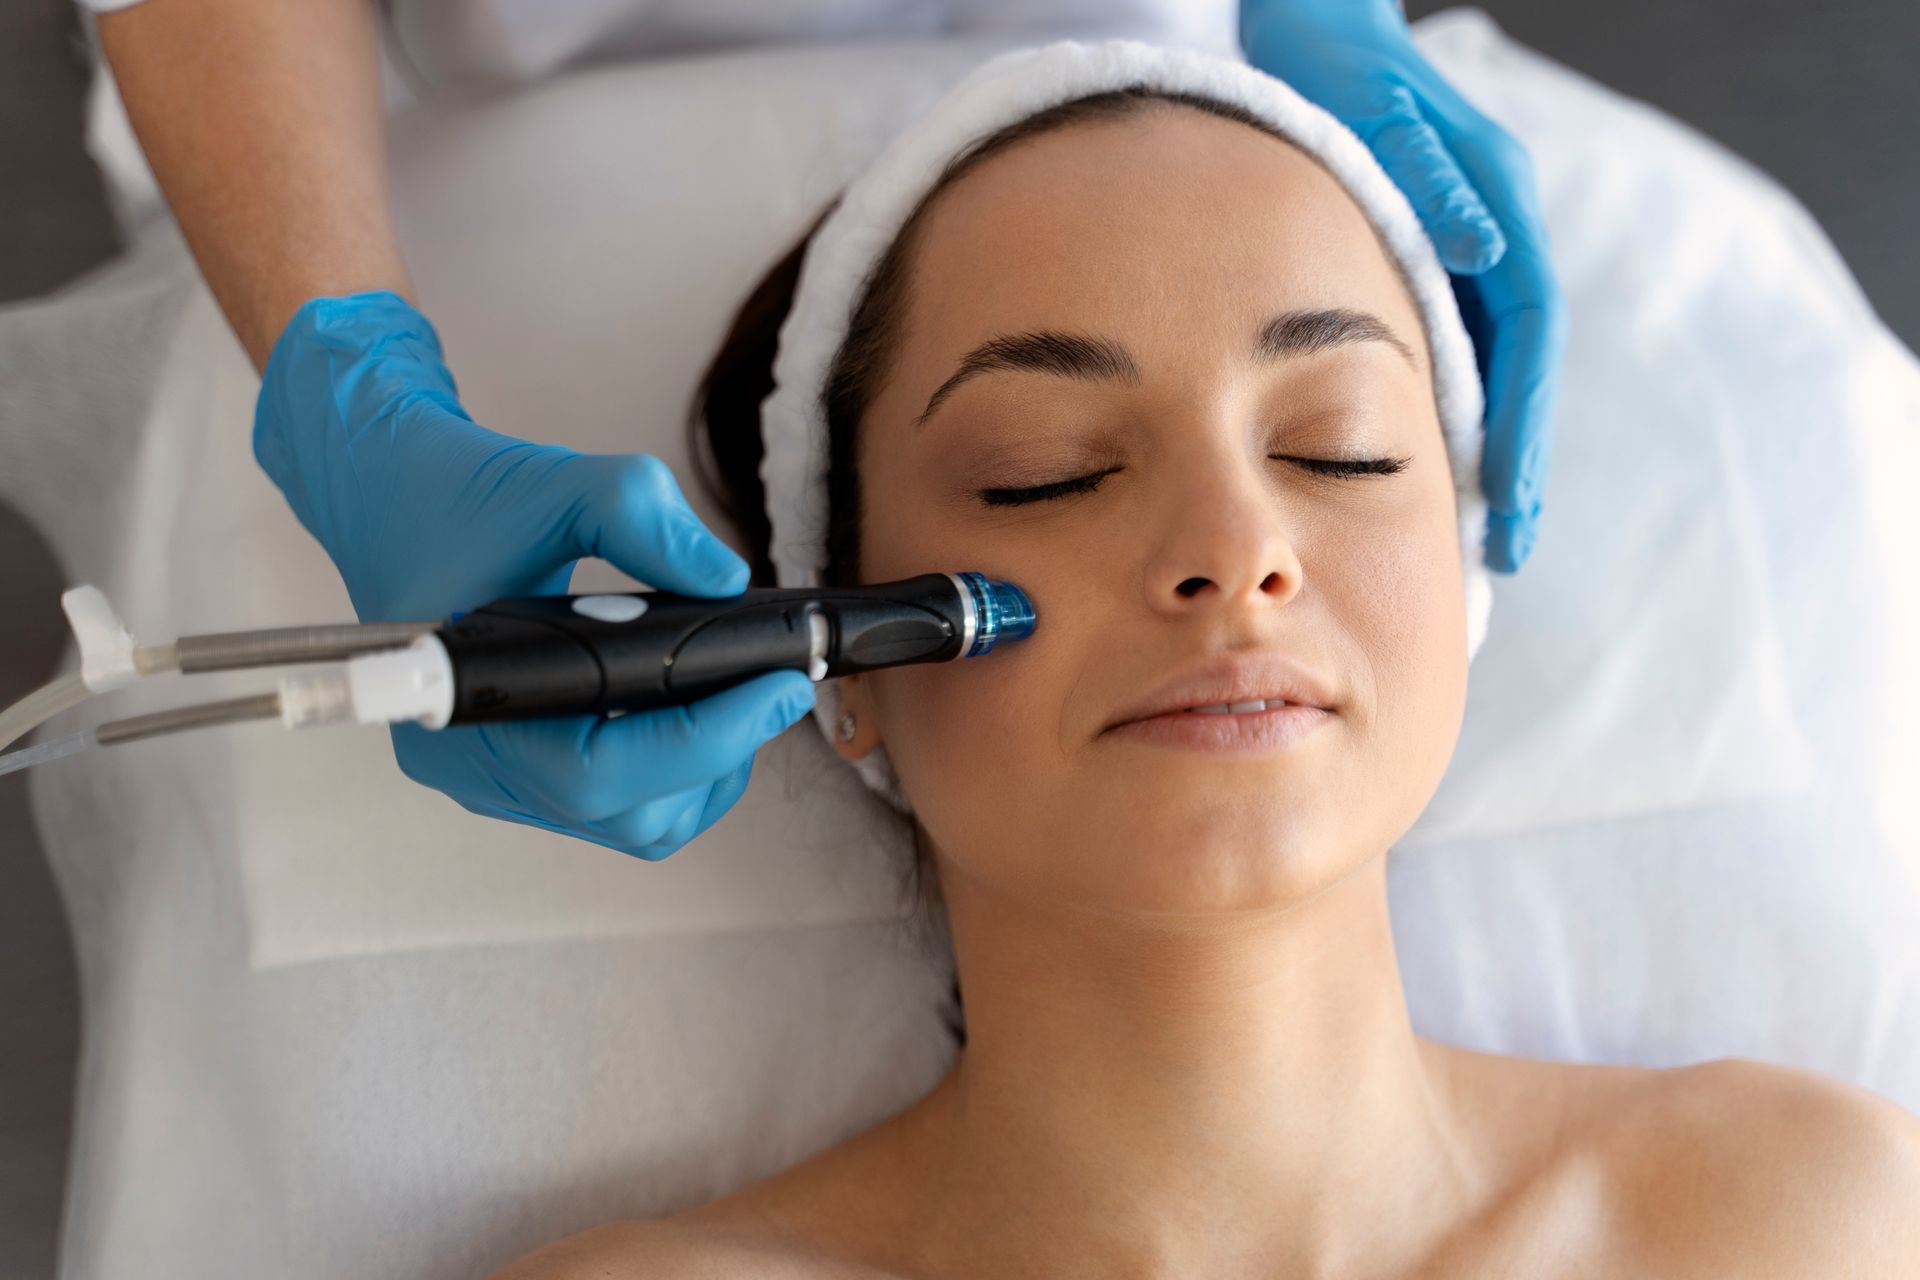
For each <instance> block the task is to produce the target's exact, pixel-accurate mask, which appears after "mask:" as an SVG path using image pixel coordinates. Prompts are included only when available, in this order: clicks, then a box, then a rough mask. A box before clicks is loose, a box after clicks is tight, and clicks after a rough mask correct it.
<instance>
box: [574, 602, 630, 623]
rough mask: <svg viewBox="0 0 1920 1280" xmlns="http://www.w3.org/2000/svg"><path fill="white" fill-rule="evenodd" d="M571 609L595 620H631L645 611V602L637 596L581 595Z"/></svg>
mask: <svg viewBox="0 0 1920 1280" xmlns="http://www.w3.org/2000/svg"><path fill="white" fill-rule="evenodd" d="M573 611H574V612H575V613H578V614H583V615H585V616H586V617H589V618H592V619H593V620H594V621H596V622H632V621H633V620H634V619H635V618H637V617H639V616H640V615H641V614H643V613H645V612H646V611H647V602H646V601H645V600H642V599H641V598H640V597H639V596H581V597H580V598H579V599H578V600H575V601H574V602H573Z"/></svg>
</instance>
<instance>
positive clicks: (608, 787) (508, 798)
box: [253, 291, 814, 859]
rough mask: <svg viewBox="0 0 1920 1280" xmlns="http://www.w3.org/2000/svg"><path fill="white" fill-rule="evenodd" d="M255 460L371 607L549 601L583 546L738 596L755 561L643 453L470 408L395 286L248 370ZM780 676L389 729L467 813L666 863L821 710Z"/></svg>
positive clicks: (303, 319) (652, 573) (667, 586)
mask: <svg viewBox="0 0 1920 1280" xmlns="http://www.w3.org/2000/svg"><path fill="white" fill-rule="evenodd" d="M253 449H254V456H255V457H256V458H257V459H258V460H259V462H260V465H261V466H262V467H263V468H264V469H265V470H266V472H267V474H268V475H269V476H270V477H272V479H273V481H274V483H275V484H277V485H278V486H279V487H280V490H281V492H283V493H284V494H285V495H286V497H287V501H288V503H289V504H290V505H291V506H292V507H293V510H294V514H295V515H296V516H298V517H299V519H300V523H301V524H303V525H305V526H306V528H307V530H308V532H310V533H312V534H313V536H314V537H315V538H317V539H318V540H319V541H320V544H321V545H322V546H323V547H325V548H326V551H327V554H328V555H329V556H331V557H332V559H333V562H334V564H335V565H336V566H337V567H338V568H339V570H340V576H341V577H342V579H344V580H345V582H346V586H347V592H348V594H349V595H350V596H351V597H352V600H353V606H354V610H355V612H356V613H357V614H358V615H359V617H360V619H361V620H362V621H365V622H373V621H396V620H408V621H427V620H433V619H437V618H442V617H445V616H446V615H448V614H450V613H452V612H454V611H455V610H461V609H471V608H474V607H475V606H478V605H482V604H485V603H487V602H488V601H491V600H495V599H498V598H500V597H502V596H517V595H561V594H565V592H566V591H567V587H568V583H569V581H570V579H571V577H572V573H573V566H574V563H575V562H576V561H577V560H579V559H580V558H581V557H583V556H597V557H600V558H602V559H605V560H607V561H609V562H611V563H612V564H613V565H614V566H615V567H616V568H618V569H620V570H621V571H622V572H625V573H628V574H631V575H632V576H633V577H635V578H638V579H640V580H641V581H643V582H646V583H647V584H649V585H651V586H655V587H659V588H662V589H664V590H669V591H678V592H683V593H686V594H690V595H702V596H724V595H735V594H738V593H739V592H740V591H742V590H744V589H745V587H746V585H747V577H748V569H747V565H746V562H745V561H743V560H742V559H740V557H739V556H738V555H736V554H735V553H734V552H733V551H732V550H731V549H730V548H728V547H727V546H726V544H724V543H722V542H721V541H720V540H719V539H718V538H716V537H714V535H713V534H712V533H711V532H709V531H708V530H707V528H706V527H705V526H704V525H702V524H701V522H700V519H699V517H698V516H696V515H695V514H694V513H693V511H692V510H691V509H690V508H689V507H688V506H687V503H686V499H685V498H684V497H683V496H682V494H681V492H680V487H679V485H678V483H677V482H676V481H675V479H674V476H673V473H672V471H671V470H670V469H669V468H668V467H667V465H666V464H665V463H663V462H661V461H660V460H659V459H658V458H655V457H651V456H648V455H644V454H586V453H579V452H576V451H575V450H572V449H568V448H564V447H562V446H560V445H544V444H535V443H532V442H529V441H525V440H516V439H513V438H511V437H509V436H504V435H500V434H498V433H497V432H493V431H489V430H487V429H486V428H484V427H481V426H478V425H477V424H475V423H474V422H473V421H472V420H471V419H470V418H469V417H468V416H467V413H466V411H465V410H464V409H462V408H461V406H460V402H459V399H458V397H457V394H456V392H455V388H454V382H453V376H452V374H451V373H450V372H448V370H447V367H446V364H445V362H444V361H443V360H442V358H441V351H440V341H439V337H438V336H437V335H436V334H435V333H434V330H433V326H432V325H431V324H429V323H428V321H427V319H426V317H424V316H423V315H421V314H420V312H419V311H418V310H416V309H415V308H414V307H413V306H411V305H410V304H409V303H408V302H407V301H406V300H405V299H404V298H402V297H400V296H399V295H398V294H395V293H390V292H384V291H382V292H376V293H363V294H355V295H352V296H350V297H343V298H315V299H313V300H311V301H309V302H308V303H306V304H305V305H304V306H302V307H301V308H300V310H299V311H298V312H296V313H295V315H294V317H293V319H292V320H291V321H290V322H289V323H288V324H287V327H286V329H285V330H284V331H283V332H282V333H281V335H280V338H279V340H278V342H276V343H275V345H274V348H273V353H272V355H271V357H270V358H269V359H268V361H267V365H266V368H265V370H264V372H263V374H262V381H261V387H260V399H259V403H258V406H257V410H256V414H255V418H254V431H253ZM813 701H814V692H813V685H812V684H811V683H810V682H809V681H808V680H807V678H806V677H805V676H804V675H803V674H801V673H800V672H797V671H776V672H770V673H768V674H766V675H763V676H760V677H757V678H756V679H753V680H750V681H747V682H745V683H743V684H741V685H738V686H736V687H735V688H732V689H728V690H726V691H724V692H722V693H719V694H715V695H714V696H712V697H710V698H705V699H702V700H701V701H699V702H695V703H693V704H691V705H688V706H686V707H672V708H664V709H661V710H657V711H646V712H636V713H631V714H628V715H623V716H617V717H604V716H584V717H571V718H565V719H554V720H527V721H507V722H501V723H492V724H479V725H456V726H451V727H449V728H445V729H440V730H429V729H426V728H424V727H422V726H421V725H418V724H397V725H394V726H392V735H393V747H394V755H395V757H396V759H397V760H398V761H399V764H400V768H401V770H402V772H404V773H405V774H406V775H407V776H408V777H410V778H412V779H413V780H414V781H416V782H419V783H422V784H424V785H426V786H429V787H433V788H434V789H436V790H439V791H443V792H445V793H446V794H447V795H449V796H451V797H453V799H454V800H456V801H457V802H459V804H460V805H461V806H462V807H463V808H466V809H468V810H470V811H472V812H474V813H480V814H485V815H487V816H489V817H495V818H505V819H507V820H509V821H513V822H522V823H526V824H528V825H530V826H536V827H543V828H545V829H547V830H549V831H558V832H561V833H563V834H566V835H573V836H578V837H580V838H581V839H584V840H591V841H593V842H594V843H596V844H602V845H605V846H607V847H609V848H613V849H619V850H621V851H622V852H625V853H631V854H636V855H638V856H640V857H644V858H648V859H658V858H664V857H666V856H667V855H668V854H671V853H673V852H674V851H675V850H677V849H679V848H680V847H681V846H683V845H685V844H686V843H687V842H688V841H690V840H692V839H693V838H694V837H695V836H697V835H699V834H700V833H701V832H703V831H705V830H706V829H707V828H708V827H710V826H712V825H713V823H714V822H716V821H717V820H718V819H719V818H720V816H721V815H722V814H723V813H725V812H726V811H727V810H728V809H729V808H731V807H732V805H733V803H734V801H736V800H737V799H739V797H740V795H741V793H742V792H744V791H745V790H746V786H747V780H748V777H749V775H750V773H751V770H752V765H753V753H754V751H755V750H756V749H757V748H758V747H759V746H760V745H761V744H762V743H763V742H765V741H767V740H768V739H769V738H772V737H774V736H775V735H776V734H778V733H780V732H781V731H782V730H784V729H786V728H787V727H788V726H789V725H791V724H793V723H794V722H795V721H796V720H798V719H800V718H801V717H802V716H804V715H805V714H806V713H807V712H808V711H809V710H810V709H811V708H812V706H813Z"/></svg>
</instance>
